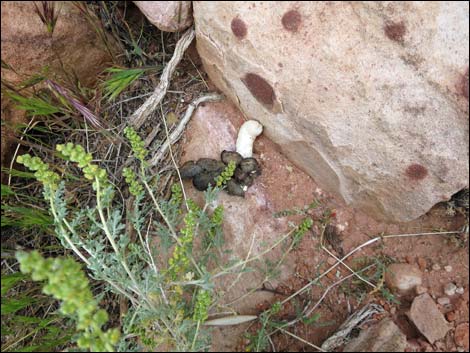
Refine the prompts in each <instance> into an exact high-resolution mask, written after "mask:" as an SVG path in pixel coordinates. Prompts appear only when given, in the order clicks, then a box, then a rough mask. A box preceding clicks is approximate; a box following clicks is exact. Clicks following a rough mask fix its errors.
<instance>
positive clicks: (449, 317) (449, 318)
mask: <svg viewBox="0 0 470 353" xmlns="http://www.w3.org/2000/svg"><path fill="white" fill-rule="evenodd" d="M456 318H457V314H456V313H455V311H449V312H448V313H447V314H446V319H447V321H450V322H452V321H455V319H456Z"/></svg>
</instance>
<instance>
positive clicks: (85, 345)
mask: <svg viewBox="0 0 470 353" xmlns="http://www.w3.org/2000/svg"><path fill="white" fill-rule="evenodd" d="M16 257H17V259H18V261H19V263H20V269H21V272H23V273H31V277H32V279H33V280H34V281H44V280H46V281H47V284H46V285H45V286H44V288H43V292H44V293H45V294H47V295H52V296H53V297H54V298H56V299H59V300H62V305H61V307H60V311H61V312H62V313H63V314H64V315H67V316H72V317H75V318H76V319H77V330H79V331H80V337H79V338H78V340H77V344H78V346H79V347H80V348H82V349H90V350H91V351H94V352H110V351H113V346H114V345H116V344H117V343H118V340H119V331H118V330H116V329H111V330H108V331H106V332H104V331H103V330H102V329H101V327H102V326H103V325H104V324H106V322H107V321H108V314H107V313H106V311H104V310H103V309H99V308H98V304H97V302H96V300H95V299H94V298H93V294H92V292H91V290H90V286H89V282H88V279H87V278H86V276H85V274H84V273H83V271H82V270H81V266H80V264H78V263H77V262H75V261H74V260H73V259H70V258H68V259H67V258H65V259H64V258H54V259H52V258H50V259H45V258H44V257H42V256H41V255H40V254H39V252H37V251H32V252H30V253H26V252H18V253H17V255H16Z"/></svg>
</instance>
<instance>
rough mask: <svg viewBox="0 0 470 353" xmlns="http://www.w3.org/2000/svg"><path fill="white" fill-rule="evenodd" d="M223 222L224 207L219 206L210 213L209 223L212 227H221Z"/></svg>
mask: <svg viewBox="0 0 470 353" xmlns="http://www.w3.org/2000/svg"><path fill="white" fill-rule="evenodd" d="M223 220H224V206H222V205H219V206H217V207H216V208H215V210H214V212H213V213H212V218H211V223H212V224H213V225H214V226H221V225H222V222H223Z"/></svg>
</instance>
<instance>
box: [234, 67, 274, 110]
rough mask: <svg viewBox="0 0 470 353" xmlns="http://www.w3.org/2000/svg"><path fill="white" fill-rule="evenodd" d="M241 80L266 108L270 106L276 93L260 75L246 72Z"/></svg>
mask: <svg viewBox="0 0 470 353" xmlns="http://www.w3.org/2000/svg"><path fill="white" fill-rule="evenodd" d="M242 82H243V83H244V84H245V86H246V87H247V88H248V89H249V90H250V92H251V94H252V95H253V97H255V98H256V100H257V101H258V102H260V103H262V104H263V105H265V106H267V107H268V108H272V106H273V104H274V100H275V99H276V95H275V94H274V90H273V88H272V87H271V85H270V84H269V83H268V82H267V81H266V80H265V79H264V78H262V77H261V76H259V75H257V74H252V73H248V74H246V75H245V77H244V78H243V79H242Z"/></svg>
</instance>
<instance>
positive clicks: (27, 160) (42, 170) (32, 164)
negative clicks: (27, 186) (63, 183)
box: [16, 154, 60, 191]
mask: <svg viewBox="0 0 470 353" xmlns="http://www.w3.org/2000/svg"><path fill="white" fill-rule="evenodd" d="M16 161H17V162H18V163H20V164H23V165H24V166H25V167H27V168H29V169H30V170H35V171H36V172H35V173H34V176H35V177H36V179H37V180H38V181H40V182H41V183H43V184H44V186H46V187H49V188H50V189H51V190H52V191H55V190H57V188H58V187H59V181H60V176H59V174H57V173H55V172H53V171H51V170H49V164H47V163H44V162H43V161H42V160H41V158H39V157H31V156H30V155H29V154H24V155H22V156H18V158H17V159H16Z"/></svg>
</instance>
